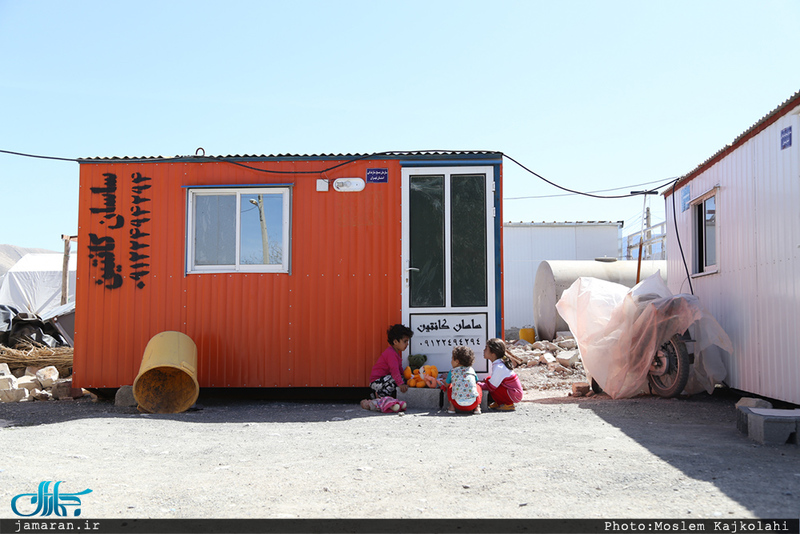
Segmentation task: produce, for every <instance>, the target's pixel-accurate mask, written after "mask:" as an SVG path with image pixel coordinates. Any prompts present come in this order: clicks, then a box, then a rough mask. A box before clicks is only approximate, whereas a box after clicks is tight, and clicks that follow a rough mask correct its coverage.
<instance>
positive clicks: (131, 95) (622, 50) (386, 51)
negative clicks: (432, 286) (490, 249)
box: [0, 0, 800, 250]
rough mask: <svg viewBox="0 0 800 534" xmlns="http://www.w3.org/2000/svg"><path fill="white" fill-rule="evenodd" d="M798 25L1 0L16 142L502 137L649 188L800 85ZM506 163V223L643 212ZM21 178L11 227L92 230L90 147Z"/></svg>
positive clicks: (210, 147) (179, 150) (135, 151)
mask: <svg viewBox="0 0 800 534" xmlns="http://www.w3.org/2000/svg"><path fill="white" fill-rule="evenodd" d="M798 27H800V2H797V1H793V0H784V1H757V2H756V1H751V2H742V1H735V0H724V1H711V0H703V1H697V0H691V1H683V0H672V1H647V2H642V1H613V0H606V1H564V2H561V1H558V2H556V1H553V0H547V1H536V0H529V1H523V2H512V1H491V2H490V1H486V2H472V1H435V0H433V1H431V0H426V1H421V2H417V1H403V2H373V1H369V2H350V1H317V2H309V1H292V2H288V1H237V0H228V1H226V2H205V1H197V0H193V1H148V0H136V1H126V0H115V1H84V0H73V1H70V2H64V1H38V0H26V1H23V0H0V50H2V51H3V53H2V55H0V99H1V101H2V108H0V109H2V112H0V113H1V114H0V149H3V150H13V151H19V152H27V153H34V154H42V155H49V156H59V157H67V158H75V157H95V156H101V157H106V156H157V155H164V156H175V155H186V154H194V152H195V149H196V148H197V147H203V148H204V149H205V151H206V153H207V154H211V155H228V154H278V153H301V154H302V153H340V152H342V153H347V152H350V153H355V152H357V153H369V152H375V151H384V150H423V149H448V150H497V151H502V152H504V153H506V154H508V155H510V156H511V157H513V158H515V159H517V160H518V161H520V162H522V163H523V164H525V165H526V166H528V167H529V168H531V169H533V170H534V171H536V172H538V173H539V174H541V175H543V176H545V177H547V178H548V179H550V180H552V181H554V182H557V183H559V184H562V185H564V186H566V187H569V188H572V189H579V190H584V191H592V190H599V189H609V188H614V187H622V188H623V189H622V192H629V191H630V189H631V188H630V187H628V186H630V185H632V184H640V183H643V182H652V181H658V182H661V181H667V180H668V179H670V178H672V177H676V176H680V175H683V174H685V173H687V172H688V171H690V170H692V169H693V168H694V167H695V166H697V165H698V164H700V163H701V162H703V161H704V160H705V159H707V158H708V157H710V156H711V155H712V154H714V153H715V152H716V151H718V150H719V149H721V148H722V147H723V146H724V145H725V144H727V143H729V142H731V141H732V140H733V138H734V137H735V136H737V135H738V134H740V133H741V132H742V131H744V130H745V129H747V128H748V127H750V126H751V125H752V124H753V123H754V122H756V121H757V120H758V119H759V118H761V117H762V116H763V115H765V114H766V113H768V112H769V111H771V110H772V109H774V108H775V107H777V106H778V105H779V104H780V103H781V102H783V101H784V100H785V99H787V98H788V97H790V96H791V95H792V94H793V93H795V92H796V91H798V90H800V69H798V68H797V67H798V64H800V59H799V58H798V55H797V45H796V39H797V30H798ZM504 171H505V181H504V186H505V195H504V196H505V197H506V198H509V200H507V201H506V202H505V216H504V219H505V220H506V221H509V220H511V221H588V220H625V221H626V228H625V230H624V233H626V234H627V233H630V232H633V231H635V230H638V228H639V226H638V224H639V217H640V215H641V209H642V200H641V199H639V198H637V199H629V200H593V199H582V198H578V197H575V196H566V197H554V198H531V199H525V200H510V198H512V197H528V196H533V197H537V196H546V195H557V194H559V193H560V192H559V191H558V190H556V189H554V188H553V187H551V186H549V185H547V184H545V183H543V182H541V181H539V180H538V179H536V178H535V177H533V176H530V175H528V174H526V173H525V172H524V171H522V170H521V169H519V168H518V167H517V166H516V165H514V164H513V163H511V162H509V161H507V162H506V163H505V165H504ZM0 183H1V184H2V190H1V191H2V193H1V194H2V206H3V210H2V215H0V216H1V217H2V224H0V243H2V244H12V245H17V246H22V247H41V248H49V249H52V250H61V249H62V247H63V244H62V242H61V240H60V236H61V234H70V233H76V232H77V200H78V164H77V163H70V162H55V161H44V160H35V159H29V158H22V157H17V156H10V155H6V154H0ZM636 189H641V187H637V188H636ZM651 202H652V209H653V216H654V219H656V220H659V219H663V216H664V206H663V199H662V197H655V198H653V199H652V201H651Z"/></svg>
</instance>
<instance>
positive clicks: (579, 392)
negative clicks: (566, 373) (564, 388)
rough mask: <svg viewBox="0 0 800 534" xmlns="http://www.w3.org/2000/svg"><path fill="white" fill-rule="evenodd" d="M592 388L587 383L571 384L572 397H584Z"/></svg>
mask: <svg viewBox="0 0 800 534" xmlns="http://www.w3.org/2000/svg"><path fill="white" fill-rule="evenodd" d="M591 389H592V387H591V386H590V385H589V383H588V382H573V383H572V396H573V397H584V396H586V395H588V394H589V391H590V390H591Z"/></svg>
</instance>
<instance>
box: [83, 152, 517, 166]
mask: <svg viewBox="0 0 800 534" xmlns="http://www.w3.org/2000/svg"><path fill="white" fill-rule="evenodd" d="M461 156H469V157H473V158H475V157H477V158H487V159H489V158H497V157H502V156H503V153H502V152H499V151H492V150H409V151H402V150H400V151H387V152H374V153H368V154H350V153H348V154H269V155H266V154H261V155H256V154H253V155H249V154H242V155H240V154H235V155H227V156H199V155H197V154H195V155H186V156H180V155H177V156H173V157H167V156H136V157H133V156H111V157H89V158H78V162H79V163H107V162H112V161H113V162H121V161H124V162H151V163H154V162H156V163H157V162H173V161H225V160H233V161H285V160H342V159H344V160H348V159H372V158H398V157H403V158H419V159H426V158H442V157H461Z"/></svg>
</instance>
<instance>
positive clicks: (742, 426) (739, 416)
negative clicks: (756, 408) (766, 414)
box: [736, 406, 750, 435]
mask: <svg viewBox="0 0 800 534" xmlns="http://www.w3.org/2000/svg"><path fill="white" fill-rule="evenodd" d="M749 416H750V408H748V407H746V406H737V407H736V430H738V431H739V432H741V433H742V434H745V435H747V432H748V428H747V418H748V417H749Z"/></svg>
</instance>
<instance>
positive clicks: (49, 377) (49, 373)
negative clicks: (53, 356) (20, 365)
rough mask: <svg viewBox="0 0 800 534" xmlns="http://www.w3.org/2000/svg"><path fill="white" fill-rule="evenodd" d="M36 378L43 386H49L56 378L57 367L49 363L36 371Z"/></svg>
mask: <svg viewBox="0 0 800 534" xmlns="http://www.w3.org/2000/svg"><path fill="white" fill-rule="evenodd" d="M36 378H38V379H39V382H41V383H42V387H43V388H49V387H51V386H52V385H53V384H55V383H56V380H58V369H56V368H55V367H54V366H52V365H49V366H47V367H43V368H42V369H39V370H38V371H36Z"/></svg>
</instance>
